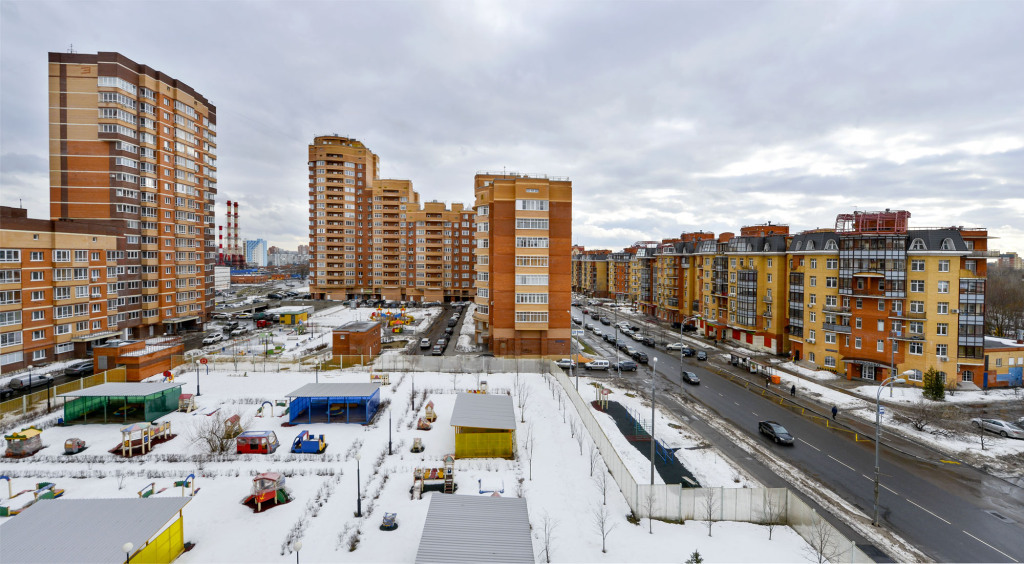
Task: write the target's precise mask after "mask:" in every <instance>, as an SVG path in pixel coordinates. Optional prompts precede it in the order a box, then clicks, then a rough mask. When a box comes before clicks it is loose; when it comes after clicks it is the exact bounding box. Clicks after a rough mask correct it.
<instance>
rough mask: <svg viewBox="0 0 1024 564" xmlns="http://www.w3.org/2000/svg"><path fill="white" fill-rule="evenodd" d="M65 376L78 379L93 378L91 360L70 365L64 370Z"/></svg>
mask: <svg viewBox="0 0 1024 564" xmlns="http://www.w3.org/2000/svg"><path fill="white" fill-rule="evenodd" d="M64 375H65V376H78V377H82V376H91V375H92V361H91V360H82V361H79V362H75V363H73V364H69V365H68V366H67V367H66V368H64Z"/></svg>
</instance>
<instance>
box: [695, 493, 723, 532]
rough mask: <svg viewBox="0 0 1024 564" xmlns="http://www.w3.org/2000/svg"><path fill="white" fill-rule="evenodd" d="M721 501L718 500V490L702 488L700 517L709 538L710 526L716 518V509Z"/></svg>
mask: <svg viewBox="0 0 1024 564" xmlns="http://www.w3.org/2000/svg"><path fill="white" fill-rule="evenodd" d="M720 505H721V500H719V499H718V490H716V489H715V488H704V499H702V500H701V502H700V516H701V517H702V520H703V521H704V522H705V523H706V524H707V526H708V536H709V537H710V536H711V525H712V524H714V522H715V518H717V517H718V508H719V506H720Z"/></svg>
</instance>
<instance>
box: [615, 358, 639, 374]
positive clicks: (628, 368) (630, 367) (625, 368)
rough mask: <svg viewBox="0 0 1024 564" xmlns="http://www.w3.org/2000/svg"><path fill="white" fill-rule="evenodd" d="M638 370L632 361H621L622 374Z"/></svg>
mask: <svg viewBox="0 0 1024 564" xmlns="http://www.w3.org/2000/svg"><path fill="white" fill-rule="evenodd" d="M636 368H637V366H636V363H635V362H633V361H632V360H620V361H619V370H621V371H622V372H636Z"/></svg>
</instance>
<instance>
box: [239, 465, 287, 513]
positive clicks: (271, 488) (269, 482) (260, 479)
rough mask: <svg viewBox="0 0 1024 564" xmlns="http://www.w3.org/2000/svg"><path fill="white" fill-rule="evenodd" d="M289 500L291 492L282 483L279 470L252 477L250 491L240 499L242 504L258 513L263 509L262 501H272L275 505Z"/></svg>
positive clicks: (282, 478)
mask: <svg viewBox="0 0 1024 564" xmlns="http://www.w3.org/2000/svg"><path fill="white" fill-rule="evenodd" d="M291 500H292V497H291V492H289V491H288V488H286V487H285V485H284V476H283V475H282V474H281V473H279V472H264V473H262V474H258V475H257V476H256V477H255V478H253V479H252V493H250V494H249V495H248V496H247V497H246V498H245V499H243V500H242V504H243V505H248V506H249V507H252V508H253V510H254V511H255V512H256V513H259V512H261V511H263V504H264V503H267V502H271V501H273V502H274V505H275V506H276V505H281V504H284V503H288V502H289V501H291ZM268 507H270V506H269V505H268Z"/></svg>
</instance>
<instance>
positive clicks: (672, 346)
mask: <svg viewBox="0 0 1024 564" xmlns="http://www.w3.org/2000/svg"><path fill="white" fill-rule="evenodd" d="M683 346H684V345H683V344H682V343H669V344H667V345H665V349H666V350H670V351H681V350H683Z"/></svg>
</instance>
